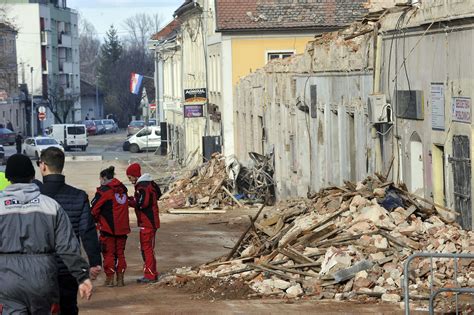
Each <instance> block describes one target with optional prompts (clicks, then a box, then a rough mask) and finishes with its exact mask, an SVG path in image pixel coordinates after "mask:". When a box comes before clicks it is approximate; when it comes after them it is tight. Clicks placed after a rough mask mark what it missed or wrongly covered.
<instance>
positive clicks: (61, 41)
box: [58, 33, 72, 48]
mask: <svg viewBox="0 0 474 315" xmlns="http://www.w3.org/2000/svg"><path fill="white" fill-rule="evenodd" d="M58 47H68V48H71V47H72V37H71V35H68V34H66V33H59V34H58Z"/></svg>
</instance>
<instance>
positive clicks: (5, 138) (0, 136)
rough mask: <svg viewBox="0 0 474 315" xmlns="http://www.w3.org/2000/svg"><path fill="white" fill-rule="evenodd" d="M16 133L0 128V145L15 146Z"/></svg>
mask: <svg viewBox="0 0 474 315" xmlns="http://www.w3.org/2000/svg"><path fill="white" fill-rule="evenodd" d="M15 137H16V132H13V131H11V130H10V129H7V128H0V144H1V145H7V144H9V145H14V144H15Z"/></svg>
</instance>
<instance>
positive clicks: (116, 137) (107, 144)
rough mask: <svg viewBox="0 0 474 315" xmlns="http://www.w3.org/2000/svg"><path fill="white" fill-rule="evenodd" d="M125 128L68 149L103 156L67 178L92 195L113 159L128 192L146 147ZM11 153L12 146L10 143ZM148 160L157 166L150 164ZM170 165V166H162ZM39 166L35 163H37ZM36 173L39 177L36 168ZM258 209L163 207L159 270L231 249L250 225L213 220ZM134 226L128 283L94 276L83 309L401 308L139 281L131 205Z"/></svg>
mask: <svg viewBox="0 0 474 315" xmlns="http://www.w3.org/2000/svg"><path fill="white" fill-rule="evenodd" d="M124 139H125V133H118V134H111V135H103V136H95V137H90V140H89V141H90V146H89V148H88V149H87V151H86V152H79V151H77V152H68V153H67V155H68V156H76V157H77V156H95V157H97V156H101V157H102V158H101V159H100V160H95V161H81V160H80V159H77V160H72V161H71V160H69V161H67V162H66V165H65V170H64V174H65V176H66V179H67V182H68V183H70V184H72V185H74V186H76V187H79V188H81V189H83V190H85V191H86V192H87V193H88V194H89V196H90V198H92V197H93V195H94V193H95V190H96V187H97V186H98V185H99V172H100V171H101V170H102V169H104V168H106V167H108V166H110V165H113V166H115V168H116V174H117V175H116V177H117V178H118V179H119V180H121V181H123V182H124V183H125V184H126V186H127V188H128V189H129V192H133V186H132V185H130V184H129V183H128V180H127V178H126V175H125V169H126V167H127V165H128V161H130V160H135V159H139V160H140V159H141V160H143V159H146V153H139V154H130V153H129V152H123V151H122V148H121V147H122V143H123V141H124ZM6 151H7V152H8V153H9V154H13V153H14V152H15V148H14V147H6ZM148 160H149V161H150V163H147V164H146V165H144V166H143V168H144V171H146V172H151V173H152V176H155V178H157V177H158V176H159V175H162V174H164V173H167V172H169V167H168V166H167V163H166V162H167V161H165V160H164V158H163V157H160V156H155V155H153V154H150V155H149V157H148ZM149 165H152V166H156V167H150V166H149ZM163 165H166V166H163ZM35 167H36V165H35ZM36 177H37V178H38V179H41V176H40V174H39V172H37V176H36ZM255 211H256V210H255V209H250V210H232V211H228V212H227V213H226V214H221V215H172V214H166V213H162V214H160V218H161V228H160V229H159V231H158V233H157V238H156V241H157V243H156V244H157V245H156V258H157V261H158V269H159V271H160V272H165V273H166V272H169V271H171V270H172V269H174V268H178V267H183V266H195V265H199V264H202V263H206V262H208V261H211V260H213V259H214V258H216V257H219V256H221V255H224V254H226V253H228V251H229V249H228V248H229V247H232V245H233V244H234V243H235V242H236V241H237V239H238V238H239V236H240V234H241V233H242V231H243V230H245V229H246V227H247V225H246V224H247V223H246V220H245V219H244V220H240V221H239V222H241V223H240V224H235V225H228V224H210V223H212V222H215V221H221V220H229V219H231V218H236V217H244V218H246V217H247V215H253V214H254V213H255ZM130 221H131V226H132V232H131V233H130V235H129V238H128V241H127V246H126V258H127V264H128V269H127V272H126V276H125V284H126V286H125V287H123V288H118V287H115V288H108V287H105V286H103V282H104V275H101V276H100V277H99V279H97V280H96V281H94V285H95V289H94V294H93V297H92V299H91V300H90V301H80V310H81V314H94V315H95V314H99V315H100V314H115V315H119V314H288V313H289V312H291V313H297V314H315V313H318V314H376V313H377V314H394V313H399V314H401V313H402V312H401V309H400V308H399V306H398V305H387V304H380V305H374V304H361V303H347V302H334V301H331V302H323V301H317V300H311V299H303V300H297V301H293V300H290V301H287V300H280V299H272V298H268V299H251V300H248V299H245V298H244V299H242V298H241V299H229V300H214V299H211V298H209V297H208V298H203V297H202V296H201V295H200V294H198V293H195V292H189V291H186V290H184V289H177V288H172V287H162V286H156V285H139V284H137V283H136V278H138V277H140V276H141V274H142V258H141V253H140V250H139V238H138V228H137V226H136V220H135V214H134V212H133V211H130Z"/></svg>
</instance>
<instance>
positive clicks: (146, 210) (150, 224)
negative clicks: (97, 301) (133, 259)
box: [127, 163, 161, 283]
mask: <svg viewBox="0 0 474 315" xmlns="http://www.w3.org/2000/svg"><path fill="white" fill-rule="evenodd" d="M127 177H128V179H129V180H130V182H131V183H132V184H134V185H135V194H134V197H130V198H129V204H130V206H131V207H134V208H135V213H136V215H137V223H138V227H139V228H140V248H141V252H142V257H143V261H144V265H143V273H144V276H143V277H141V278H139V279H137V282H138V283H152V282H155V281H156V280H157V279H158V273H157V271H156V258H155V236H156V230H157V229H158V228H159V227H160V217H159V213H158V212H159V210H158V199H159V198H160V197H161V190H160V187H159V186H158V185H157V184H156V183H155V182H154V181H153V180H152V178H151V176H150V174H143V175H142V174H141V167H140V164H138V163H134V164H131V165H130V166H129V167H128V168H127Z"/></svg>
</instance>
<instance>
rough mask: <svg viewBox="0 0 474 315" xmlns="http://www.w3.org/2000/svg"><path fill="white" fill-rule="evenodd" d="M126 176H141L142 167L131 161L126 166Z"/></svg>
mask: <svg viewBox="0 0 474 315" xmlns="http://www.w3.org/2000/svg"><path fill="white" fill-rule="evenodd" d="M127 176H133V177H137V178H138V177H140V176H142V168H141V167H140V164H138V163H133V164H131V165H130V166H129V167H128V168H127Z"/></svg>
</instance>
